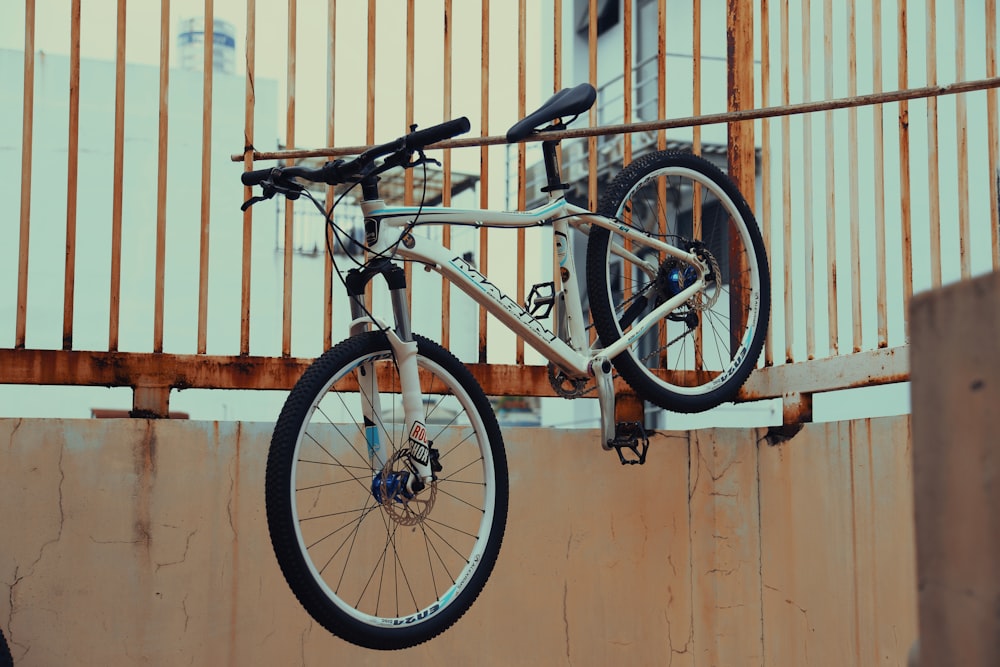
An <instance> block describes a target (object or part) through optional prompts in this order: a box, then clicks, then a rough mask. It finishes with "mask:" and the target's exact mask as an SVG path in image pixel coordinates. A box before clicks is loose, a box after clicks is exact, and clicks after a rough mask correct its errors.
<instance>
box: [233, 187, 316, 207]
mask: <svg viewBox="0 0 1000 667" xmlns="http://www.w3.org/2000/svg"><path fill="white" fill-rule="evenodd" d="M260 188H261V190H262V191H263V194H262V195H259V196H256V197H251V198H250V199H248V200H246V201H245V202H243V205H242V206H240V210H241V211H246V210H247V209H248V208H250V207H251V206H253V205H254V204H258V203H260V202H262V201H266V200H268V199H270V198H271V197H273V196H274V195H279V194H280V195H284V197H285V198H286V199H291V200H295V199H298V198H299V196H300V195H301V194H302V190H303V189H305V188H304V187H303V186H301V185H299V184H298V183H291V182H289V183H288V184H287V185H285V184H282V185H277V184H276V183H275V182H274V181H271V180H266V181H262V182H261V183H260Z"/></svg>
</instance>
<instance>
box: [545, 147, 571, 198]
mask: <svg viewBox="0 0 1000 667" xmlns="http://www.w3.org/2000/svg"><path fill="white" fill-rule="evenodd" d="M558 147H559V141H558V140H553V141H543V142H542V157H543V158H544V160H545V179H546V185H545V187H544V188H542V192H552V191H554V190H565V189H566V187H567V186H566V184H565V183H563V182H562V174H561V173H560V171H559V161H558V159H557V158H556V149H557V148H558Z"/></svg>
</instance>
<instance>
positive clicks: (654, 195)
mask: <svg viewBox="0 0 1000 667" xmlns="http://www.w3.org/2000/svg"><path fill="white" fill-rule="evenodd" d="M695 192H698V193H699V197H700V201H701V205H700V206H699V207H695V206H694V205H693V201H694V193H695ZM696 211H697V212H698V215H696V214H695V212H696ZM598 212H599V213H601V214H602V215H605V216H608V217H612V218H615V219H617V220H618V221H619V222H620V223H621V224H624V225H627V226H629V227H632V228H635V229H640V230H643V231H644V232H646V233H648V234H649V235H650V236H655V237H658V238H663V239H665V240H666V241H667V242H669V243H671V244H672V245H675V246H677V247H681V248H682V249H684V250H691V249H692V248H698V249H699V250H698V252H699V253H701V256H702V257H703V259H704V260H705V263H706V264H708V266H709V267H710V268H711V269H712V270H711V271H710V275H713V276H714V275H716V274H721V279H718V280H713V281H712V282H710V283H709V285H707V287H706V288H705V289H704V290H702V291H701V292H699V293H697V294H696V295H695V296H694V297H692V298H691V299H689V300H688V301H687V302H686V303H684V304H683V305H681V306H680V307H679V308H678V309H676V310H674V311H673V312H672V313H671V314H670V315H669V316H667V317H665V318H663V319H661V320H659V321H658V322H657V323H655V324H654V325H653V326H652V327H651V328H649V329H648V330H646V332H645V333H643V334H642V335H641V336H639V337H638V338H637V339H636V341H635V342H634V343H633V344H632V345H631V346H630V347H629V348H627V349H626V350H625V351H624V352H622V353H621V354H619V355H618V356H617V357H615V358H614V359H612V363H613V364H614V366H615V368H616V369H617V371H618V372H619V374H620V375H621V376H622V377H623V378H624V379H625V381H626V382H628V384H629V385H630V386H631V387H632V388H633V389H635V391H636V393H638V394H639V396H640V397H641V398H643V399H645V400H647V401H649V402H651V403H654V404H656V405H658V406H660V407H662V408H665V409H668V410H672V411H674V412H701V411H703V410H708V409H711V408H714V407H716V406H717V405H719V404H721V403H724V402H726V401H730V400H732V399H733V398H735V396H736V393H737V392H738V391H739V388H740V387H741V386H743V383H744V382H746V379H747V377H748V376H749V375H750V372H751V370H753V368H754V367H755V366H756V363H757V359H758V357H759V356H760V351H761V347H762V346H763V344H764V337H765V335H766V333H767V323H768V316H769V313H770V305H771V299H770V277H769V274H768V268H767V256H766V253H765V251H764V242H763V239H762V238H761V235H760V230H759V229H758V227H757V222H756V220H755V219H754V216H753V213H752V211H751V210H750V207H749V206H748V205H747V203H746V201H745V200H744V198H743V196H742V195H741V194H740V192H739V190H738V189H737V188H736V186H735V185H734V184H733V182H732V181H731V180H730V179H729V178H728V177H727V176H726V175H725V174H724V173H723V172H722V171H720V170H719V169H718V168H716V167H715V166H714V165H712V163H710V162H708V161H707V160H705V159H704V158H701V157H699V156H696V155H692V154H690V153H677V152H667V151H660V152H656V153H650V154H647V155H644V156H643V157H641V158H639V159H638V160H636V161H635V162H633V163H632V164H630V165H629V166H628V167H626V168H625V169H624V170H622V172H621V173H620V174H618V176H617V177H615V179H614V181H612V182H611V184H610V185H609V186H608V188H607V190H606V191H605V192H604V194H603V195H602V197H601V200H600V203H599V206H598ZM698 227H700V230H699V229H697V228H698ZM622 247H623V241H622V237H621V236H620V235H618V234H612V233H611V232H610V231H609V230H607V229H604V228H599V227H596V226H595V227H594V228H593V229H592V230H591V232H590V239H589V241H588V245H587V293H588V296H589V298H590V309H591V316H592V318H593V322H594V327H595V328H596V329H597V333H598V336H599V337H600V341H601V343H602V345H604V346H605V347H607V346H608V345H610V344H611V343H613V342H615V341H617V340H618V339H619V338H621V337H622V335H623V334H624V333H625V332H629V331H630V328H631V326H632V325H633V324H635V323H636V322H637V321H639V319H640V318H641V317H643V316H644V315H646V314H648V313H649V312H651V311H652V310H653V309H654V307H655V306H657V305H659V304H660V303H663V302H664V301H665V300H666V299H667V298H669V297H671V296H674V295H676V294H677V293H678V292H679V291H680V289H682V288H683V286H684V280H685V279H686V280H688V281H690V280H692V279H693V278H694V274H693V273H692V272H691V270H688V273H687V275H686V276H685V273H684V272H685V266H686V265H685V266H682V265H681V264H680V263H679V262H678V261H677V260H675V259H673V258H671V257H669V256H667V255H665V254H662V253H656V252H652V251H650V249H649V248H644V249H641V250H640V249H638V247H637V249H636V254H639V255H640V259H643V260H645V261H646V262H647V265H646V269H645V270H642V269H640V268H639V267H640V264H639V263H638V262H637V261H635V260H634V259H633V260H632V261H629V260H626V259H623V258H621V257H620V256H619V255H617V254H614V253H612V248H618V249H621V248H622ZM644 252H645V253H646V254H645V255H643V254H642V253H644ZM713 262H714V263H715V265H713ZM739 266H742V267H743V268H742V270H735V269H733V268H732V267H739ZM715 268H717V269H718V271H716V270H715ZM688 284H690V282H689V283H688ZM737 290H738V292H737ZM737 296H738V297H739V298H735V297H737ZM731 308H733V309H734V311H733V312H730V309H731ZM733 323H735V325H734V324H733Z"/></svg>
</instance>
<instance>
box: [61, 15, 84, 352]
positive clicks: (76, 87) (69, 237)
mask: <svg viewBox="0 0 1000 667" xmlns="http://www.w3.org/2000/svg"><path fill="white" fill-rule="evenodd" d="M70 13H71V17H70V39H69V141H68V144H67V151H66V152H67V159H66V162H67V164H66V267H65V273H64V276H63V336H62V349H64V350H72V349H73V301H74V289H73V283H74V278H75V277H76V214H77V188H78V178H77V177H78V174H79V164H80V160H79V158H80V0H73V5H72V7H71V9H70Z"/></svg>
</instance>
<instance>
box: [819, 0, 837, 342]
mask: <svg viewBox="0 0 1000 667" xmlns="http://www.w3.org/2000/svg"><path fill="white" fill-rule="evenodd" d="M823 58H824V60H825V61H826V62H825V67H824V77H823V90H824V97H825V98H826V99H830V98H832V97H833V63H834V60H833V0H824V2H823ZM824 120H825V129H826V262H827V266H828V273H827V297H826V298H827V311H826V312H827V320H828V321H829V324H828V327H829V353H830V355H833V356H835V355H836V354H837V350H838V347H839V340H838V339H839V331H838V325H839V321H840V320H839V319H838V309H837V306H838V304H837V182H836V178H835V176H834V174H835V173H836V151H835V147H836V134H835V132H834V118H833V112H832V111H827V112H826V118H825V119H824Z"/></svg>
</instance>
